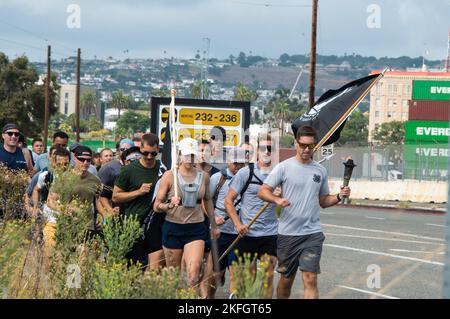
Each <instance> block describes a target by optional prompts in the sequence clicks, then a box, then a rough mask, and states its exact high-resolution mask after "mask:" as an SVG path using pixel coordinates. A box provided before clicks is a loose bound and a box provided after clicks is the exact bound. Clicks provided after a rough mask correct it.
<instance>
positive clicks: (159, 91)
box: [152, 86, 170, 97]
mask: <svg viewBox="0 0 450 319" xmlns="http://www.w3.org/2000/svg"><path fill="white" fill-rule="evenodd" d="M169 95H170V92H169V89H168V88H167V87H165V86H163V87H161V88H159V89H156V90H152V96H161V97H168V96H169Z"/></svg>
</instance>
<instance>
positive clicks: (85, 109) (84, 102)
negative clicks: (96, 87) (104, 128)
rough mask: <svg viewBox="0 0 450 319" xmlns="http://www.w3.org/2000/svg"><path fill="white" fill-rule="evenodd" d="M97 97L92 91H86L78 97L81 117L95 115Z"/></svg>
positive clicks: (86, 117)
mask: <svg viewBox="0 0 450 319" xmlns="http://www.w3.org/2000/svg"><path fill="white" fill-rule="evenodd" d="M97 105H98V99H97V97H96V96H95V94H94V93H93V92H86V93H84V94H83V95H82V96H81V98H80V113H81V118H82V119H89V118H90V117H91V116H95V115H96V109H97Z"/></svg>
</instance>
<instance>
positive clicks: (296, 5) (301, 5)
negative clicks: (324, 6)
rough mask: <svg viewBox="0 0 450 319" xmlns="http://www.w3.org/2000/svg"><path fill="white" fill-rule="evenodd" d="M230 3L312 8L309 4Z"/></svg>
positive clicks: (231, 0) (230, 0)
mask: <svg viewBox="0 0 450 319" xmlns="http://www.w3.org/2000/svg"><path fill="white" fill-rule="evenodd" d="M228 2H232V3H236V4H243V5H248V6H260V7H281V8H308V7H311V5H309V4H274V3H261V2H247V1H233V0H229V1H228Z"/></svg>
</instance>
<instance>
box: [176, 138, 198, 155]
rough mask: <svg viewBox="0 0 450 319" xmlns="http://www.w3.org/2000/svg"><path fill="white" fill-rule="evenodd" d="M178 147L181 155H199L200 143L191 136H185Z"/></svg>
mask: <svg viewBox="0 0 450 319" xmlns="http://www.w3.org/2000/svg"><path fill="white" fill-rule="evenodd" d="M178 149H179V150H180V153H181V155H183V156H185V155H197V152H198V143H197V141H196V140H194V139H193V138H190V137H186V138H183V139H182V140H181V142H180V143H179V144H178Z"/></svg>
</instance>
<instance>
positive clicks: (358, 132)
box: [336, 110, 369, 146]
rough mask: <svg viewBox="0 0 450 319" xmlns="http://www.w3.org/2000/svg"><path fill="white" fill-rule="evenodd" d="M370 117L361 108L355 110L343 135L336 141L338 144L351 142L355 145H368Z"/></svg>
mask: <svg viewBox="0 0 450 319" xmlns="http://www.w3.org/2000/svg"><path fill="white" fill-rule="evenodd" d="M368 125H369V118H368V116H367V115H366V114H364V113H363V112H361V111H359V110H355V111H354V112H353V113H352V115H350V117H349V118H348V119H347V123H346V124H345V127H344V129H343V130H342V132H341V137H340V138H339V140H338V141H337V142H336V145H344V144H346V143H351V144H353V145H358V146H364V145H367V138H368V135H369V130H368V129H367V127H368Z"/></svg>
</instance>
